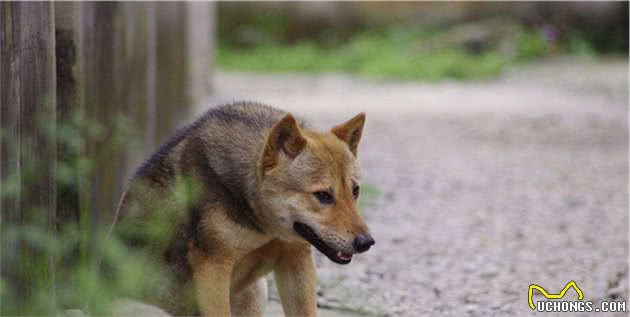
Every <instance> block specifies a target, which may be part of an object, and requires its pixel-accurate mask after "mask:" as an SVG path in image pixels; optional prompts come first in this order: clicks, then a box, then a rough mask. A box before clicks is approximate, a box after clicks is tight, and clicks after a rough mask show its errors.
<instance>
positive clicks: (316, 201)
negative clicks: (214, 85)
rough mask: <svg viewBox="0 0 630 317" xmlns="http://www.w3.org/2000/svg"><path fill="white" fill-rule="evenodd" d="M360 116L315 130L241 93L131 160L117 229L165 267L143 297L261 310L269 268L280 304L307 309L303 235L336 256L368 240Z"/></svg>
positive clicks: (211, 312) (181, 305)
mask: <svg viewBox="0 0 630 317" xmlns="http://www.w3.org/2000/svg"><path fill="white" fill-rule="evenodd" d="M364 121H365V115H364V114H362V113H361V114H359V115H357V116H355V117H354V118H352V119H350V120H348V121H347V122H345V123H343V124H341V125H338V126H336V127H334V128H332V130H330V131H327V132H316V131H313V130H311V129H309V128H308V126H307V125H306V123H304V122H301V121H300V122H298V121H296V119H295V118H294V117H293V116H292V115H291V114H288V113H285V112H282V111H280V110H277V109H274V108H271V107H268V106H264V105H260V104H255V103H248V102H240V103H235V104H231V105H226V106H221V107H218V108H213V109H211V110H210V111H208V112H207V113H206V114H205V115H204V116H202V117H201V118H200V119H198V120H197V121H196V122H195V123H193V124H192V125H190V126H189V127H187V128H186V129H184V130H182V131H180V132H179V133H178V134H177V135H176V136H174V137H173V138H172V139H171V140H170V141H169V142H168V143H166V144H165V145H163V146H162V147H161V148H160V149H159V150H158V152H157V153H155V154H154V155H153V156H152V157H151V158H150V159H149V160H148V161H147V162H145V163H144V164H143V165H142V166H141V167H140V168H139V169H138V171H137V172H136V174H135V176H134V177H133V179H132V180H131V183H130V186H129V189H128V190H127V192H126V193H125V194H124V196H123V199H122V203H121V207H120V208H119V219H118V224H117V225H116V228H117V229H116V231H117V232H118V233H119V235H120V236H122V237H123V238H124V239H125V241H126V242H127V243H128V244H131V245H133V246H136V247H138V248H139V250H143V251H142V252H143V254H150V255H152V256H153V257H149V258H150V259H151V260H150V261H158V262H162V263H163V264H164V266H165V267H166V269H165V271H164V272H162V273H160V274H165V275H168V278H167V279H166V280H165V281H166V282H160V285H155V287H154V289H155V290H156V293H157V294H158V295H155V296H153V295H150V296H147V298H145V300H147V301H149V302H150V303H152V304H155V305H157V306H159V307H161V308H163V309H165V310H166V311H168V312H170V313H173V314H194V313H201V314H203V315H205V316H228V315H236V316H252V315H262V313H263V311H264V307H265V304H266V300H267V295H266V292H267V287H266V284H265V279H264V276H265V275H266V274H267V273H268V272H270V271H273V272H274V274H275V277H276V281H277V285H278V291H279V293H280V297H281V301H282V306H283V309H284V312H285V314H287V315H291V316H294V315H299V316H313V315H316V314H317V303H316V272H315V265H314V262H313V258H312V254H311V247H310V245H313V246H315V247H316V248H317V249H318V250H319V251H320V252H322V253H323V254H325V255H326V256H327V257H328V258H329V259H330V260H332V261H334V262H336V263H339V264H347V263H350V261H351V260H352V256H353V254H355V253H360V252H364V251H367V250H368V249H369V248H370V247H371V246H372V245H373V244H374V240H373V239H372V237H371V236H370V233H369V231H368V228H367V225H366V224H365V222H364V221H363V219H362V218H361V215H360V214H359V210H358V208H357V198H358V196H359V193H360V187H359V184H360V177H361V175H360V169H359V163H358V160H357V147H358V144H359V141H360V139H361V133H362V130H363V125H364ZM154 226H155V227H157V228H158V229H151V228H153V227H154ZM139 228H147V229H151V230H149V232H150V233H149V234H147V233H141V231H142V232H144V231H143V230H139ZM309 243H310V244H309ZM144 283H151V279H145V280H144ZM197 309H198V310H197Z"/></svg>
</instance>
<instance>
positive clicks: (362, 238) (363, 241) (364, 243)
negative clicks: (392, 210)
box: [352, 234, 376, 253]
mask: <svg viewBox="0 0 630 317" xmlns="http://www.w3.org/2000/svg"><path fill="white" fill-rule="evenodd" d="M374 243H376V242H374V239H373V238H372V237H371V236H370V235H365V234H359V235H358V236H357V237H356V239H354V241H353V242H352V245H353V246H354V249H355V250H356V251H357V252H359V253H361V252H365V251H367V250H369V249H370V247H371V246H373V245H374Z"/></svg>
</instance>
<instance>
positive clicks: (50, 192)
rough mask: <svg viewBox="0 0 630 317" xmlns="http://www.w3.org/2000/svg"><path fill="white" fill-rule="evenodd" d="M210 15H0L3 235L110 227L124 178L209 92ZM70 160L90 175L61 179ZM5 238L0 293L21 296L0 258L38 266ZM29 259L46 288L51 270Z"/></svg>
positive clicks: (205, 11) (21, 273)
mask: <svg viewBox="0 0 630 317" xmlns="http://www.w3.org/2000/svg"><path fill="white" fill-rule="evenodd" d="M214 16H215V15H214V4H213V3H206V2H183V3H182V2H178V3H169V2H164V3H148V2H130V3H117V2H85V3H74V2H61V3H52V2H2V3H1V4H0V17H1V18H0V19H1V21H0V22H1V25H0V47H1V51H0V57H1V63H0V100H1V111H0V123H1V129H2V130H1V132H2V134H1V137H2V139H1V140H2V143H1V145H2V146H1V156H0V175H1V177H2V187H1V188H0V197H1V198H2V202H1V205H0V215H1V221H2V226H3V228H7V226H9V225H16V226H24V225H31V224H32V225H37V226H43V227H45V228H46V229H47V230H50V231H55V230H56V229H58V226H59V225H60V224H61V223H62V222H67V221H70V222H72V221H74V222H77V223H81V224H82V225H87V226H89V227H90V228H93V229H95V228H97V227H98V226H101V225H103V224H107V223H109V222H111V220H112V215H113V213H114V211H115V208H116V204H117V202H118V199H119V198H120V194H121V192H122V190H123V189H124V185H125V183H126V180H127V178H128V176H129V175H130V172H131V171H132V170H133V169H134V167H135V166H137V165H138V164H139V163H140V162H141V160H142V159H143V158H145V157H146V156H147V155H148V154H149V153H150V152H151V151H153V150H154V149H155V148H156V147H157V146H158V144H159V143H161V142H162V141H164V139H165V138H166V137H167V136H168V135H169V134H170V133H171V132H172V131H173V130H174V129H175V128H176V126H177V125H178V124H180V123H181V121H182V119H184V118H187V116H188V114H189V111H190V110H191V109H192V107H193V106H194V105H195V103H196V102H198V101H200V100H201V98H203V97H204V96H206V95H207V94H208V93H209V92H210V85H209V78H210V72H211V68H212V65H211V58H212V51H213V37H214V34H213V33H214V19H215V17H214ZM77 118H82V119H81V120H83V121H82V122H83V123H82V124H83V126H81V123H80V122H79V123H77V121H78V120H79V119H77ZM120 118H126V119H127V120H126V122H127V124H123V125H121V124H120V120H119V119H120ZM99 126H100V127H101V128H100V129H96V127H99ZM69 127H74V128H75V130H72V129H70V130H68V129H69ZM92 130H97V131H92ZM120 130H123V131H122V132H124V133H123V134H122V135H124V136H125V137H128V138H130V139H120V135H121V134H120V132H121V131H120ZM126 130H133V131H134V133H133V134H126V133H127V132H128V131H126ZM68 131H70V132H69V133H70V135H69V136H68V135H66V136H65V137H66V138H70V139H71V141H67V140H65V141H63V142H62V140H61V137H63V136H64V133H66V134H68ZM90 131H91V132H90ZM92 134H94V135H98V137H94V138H92V137H91V136H92ZM129 135H132V136H135V137H134V138H131V137H130V136H129ZM60 136H61V137H60ZM132 139H133V140H136V142H132V141H133V140H132ZM77 160H79V161H80V162H79V163H77V164H76V165H73V166H74V168H75V169H76V168H77V166H79V167H80V166H82V165H81V162H83V161H85V162H88V163H89V164H87V163H86V164H87V165H88V170H89V172H87V173H85V174H81V173H76V170H73V169H72V168H70V172H68V171H67V168H66V169H64V167H67V166H66V165H67V164H68V162H74V163H76V161H77ZM89 167H91V168H89ZM68 173H70V175H66V174H68ZM73 173H74V174H73ZM60 174H63V175H60ZM29 177H30V178H29ZM64 177H65V178H70V181H69V182H68V181H67V180H66V181H65V182H63V181H60V179H61V178H64ZM73 178H74V179H73ZM33 210H41V211H39V212H33ZM5 232H6V231H5ZM5 232H3V233H2V234H3V236H2V253H1V254H0V255H1V256H2V258H3V263H2V281H0V282H2V284H4V283H8V284H9V287H14V290H15V294H14V296H18V297H21V296H28V295H29V294H28V292H29V285H30V284H29V283H31V282H35V281H33V280H31V277H29V272H27V271H26V270H24V269H23V268H22V267H21V266H15V267H11V266H10V265H9V264H7V263H8V262H5V261H4V259H8V258H10V257H17V258H18V259H17V261H12V262H11V263H20V259H21V258H24V257H36V255H35V254H32V253H31V252H30V251H32V250H29V249H28V248H26V247H24V246H23V245H21V244H20V242H19V239H11V237H9V236H6V234H5ZM95 243H96V241H95V239H93V238H90V241H89V244H90V245H95ZM91 249H93V248H91ZM39 260H41V261H47V263H49V266H48V268H49V270H48V272H46V274H47V277H48V278H47V280H48V282H49V283H52V285H54V278H55V276H54V275H55V274H54V272H55V270H57V269H58V268H57V267H56V266H57V265H58V259H54V258H46V259H38V261H39ZM5 264H6V265H5ZM40 282H41V281H40ZM2 286H3V287H2V288H5V287H4V285H2ZM51 289H52V290H51V292H53V294H51V300H52V301H54V295H55V294H54V287H53V288H51Z"/></svg>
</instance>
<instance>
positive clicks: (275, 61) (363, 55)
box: [216, 29, 547, 81]
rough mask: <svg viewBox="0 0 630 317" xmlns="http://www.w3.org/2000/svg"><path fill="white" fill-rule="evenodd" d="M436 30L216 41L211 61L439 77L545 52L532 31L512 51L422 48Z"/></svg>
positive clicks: (240, 67) (492, 71)
mask: <svg viewBox="0 0 630 317" xmlns="http://www.w3.org/2000/svg"><path fill="white" fill-rule="evenodd" d="M439 36H440V33H437V34H436V33H435V32H434V33H432V34H429V33H420V32H414V31H409V30H404V29H403V30H400V29H397V30H393V31H392V30H390V31H384V32H373V33H363V34H358V35H355V36H354V37H351V38H350V39H349V40H348V41H345V42H343V43H342V44H339V45H334V46H322V45H318V44H316V43H313V42H308V41H303V42H298V43H295V44H286V43H281V42H279V41H268V42H264V43H262V44H259V45H257V46H253V47H247V48H243V47H236V46H234V45H230V44H225V43H223V44H220V45H219V48H218V53H217V56H216V62H217V65H218V66H219V68H220V69H222V70H226V71H249V72H301V73H326V72H341V73H348V74H355V75H361V76H365V77H369V78H375V79H402V80H426V81H437V80H443V79H477V78H491V77H494V76H497V75H499V74H500V73H501V72H502V70H503V69H504V68H505V66H506V65H509V64H513V63H517V62H522V61H527V60H531V59H534V58H537V57H539V56H542V55H543V54H545V52H546V49H547V48H546V43H545V41H544V39H543V38H542V37H541V36H540V34H538V33H537V32H523V33H522V34H520V35H519V38H518V40H517V41H516V43H517V44H516V46H517V47H516V52H515V53H513V54H509V55H508V54H501V53H500V52H499V51H498V50H497V49H487V50H484V51H482V52H479V53H476V54H474V53H471V52H469V51H467V50H466V49H465V48H464V47H457V46H446V47H442V48H438V49H429V50H427V49H423V48H422V46H421V44H422V43H423V40H424V39H435V38H439Z"/></svg>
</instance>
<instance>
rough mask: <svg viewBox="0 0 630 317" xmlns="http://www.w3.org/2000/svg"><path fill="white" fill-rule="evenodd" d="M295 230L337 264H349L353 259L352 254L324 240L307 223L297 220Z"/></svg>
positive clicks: (294, 225)
mask: <svg viewBox="0 0 630 317" xmlns="http://www.w3.org/2000/svg"><path fill="white" fill-rule="evenodd" d="M293 230H295V232H297V233H298V234H299V235H301V236H302V237H303V238H304V239H306V241H308V242H310V243H311V244H312V245H313V246H314V247H315V248H316V249H317V250H319V252H321V253H323V254H324V255H325V256H326V257H328V258H329V259H330V260H331V261H333V262H335V263H337V264H348V263H350V261H352V254H348V253H344V252H341V251H337V250H335V248H333V247H331V246H329V245H328V244H326V242H324V240H322V239H321V238H320V237H319V236H318V235H317V234H316V233H315V231H314V230H313V229H312V228H311V227H309V226H308V225H306V224H303V223H301V222H295V223H294V224H293Z"/></svg>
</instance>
